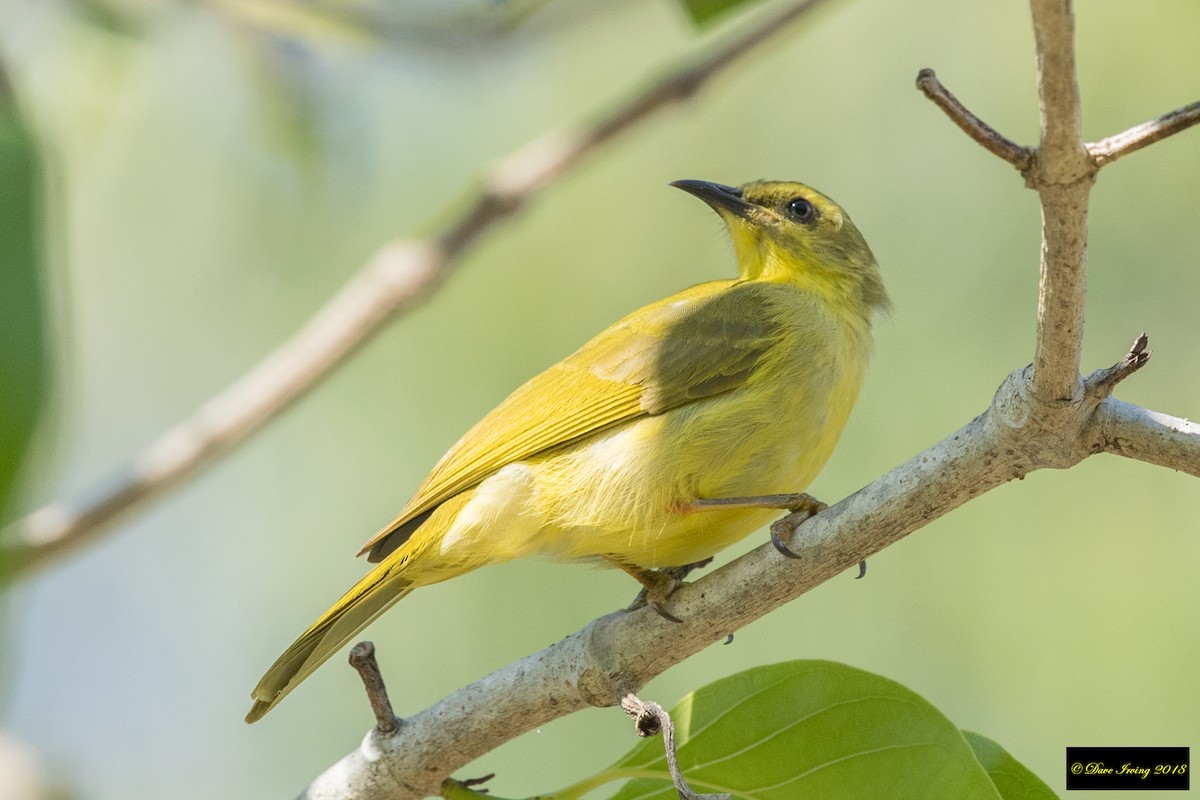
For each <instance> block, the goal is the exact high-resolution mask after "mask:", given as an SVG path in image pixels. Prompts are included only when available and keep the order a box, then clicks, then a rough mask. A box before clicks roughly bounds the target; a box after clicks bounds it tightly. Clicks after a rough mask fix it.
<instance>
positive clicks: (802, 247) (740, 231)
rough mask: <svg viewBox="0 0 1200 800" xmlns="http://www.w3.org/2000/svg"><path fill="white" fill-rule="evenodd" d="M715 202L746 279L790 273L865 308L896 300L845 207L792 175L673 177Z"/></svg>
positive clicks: (832, 298)
mask: <svg viewBox="0 0 1200 800" xmlns="http://www.w3.org/2000/svg"><path fill="white" fill-rule="evenodd" d="M671 185H672V186H675V187H677V188H679V189H683V190H684V191H685V192H688V193H690V194H694V195H695V196H696V197H699V198H700V199H701V200H703V201H704V202H706V203H708V205H709V206H711V207H712V208H713V210H715V211H716V212H717V213H718V214H720V215H721V219H723V220H724V221H725V224H726V225H727V226H728V228H729V235H730V236H731V237H732V239H733V247H734V250H735V251H736V253H737V260H738V274H739V277H741V278H742V279H743V280H754V279H765V280H782V281H789V282H791V283H794V284H797V285H799V286H801V287H803V288H805V289H808V290H811V291H815V292H818V293H819V294H821V295H822V296H823V297H825V298H826V299H827V300H828V301H829V302H830V303H832V304H834V305H838V306H847V307H849V308H851V309H853V310H856V311H859V312H860V313H862V314H869V312H870V310H871V309H872V308H879V309H887V308H889V307H890V306H891V302H890V301H889V300H888V296H887V291H886V290H885V289H884V288H883V280H882V278H881V277H880V274H879V265H878V264H877V263H876V261H875V256H874V255H873V254H872V253H871V248H870V247H868V246H867V242H866V240H865V239H863V236H862V234H861V233H859V231H858V228H857V227H855V225H854V223H853V222H852V221H851V220H850V217H849V215H847V214H846V212H845V211H843V210H842V207H841V206H839V205H838V204H837V203H835V202H833V201H832V200H830V199H829V198H828V197H826V196H825V195H823V194H821V193H820V192H818V191H817V190H816V189H813V188H812V187H809V186H805V185H804V184H802V183H791V182H788V181H753V182H751V183H744V184H742V185H741V186H736V187H735V186H724V185H722V184H719V183H710V182H709V181H694V180H684V181H675V182H674V183H672V184H671Z"/></svg>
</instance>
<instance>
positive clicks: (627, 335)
mask: <svg viewBox="0 0 1200 800" xmlns="http://www.w3.org/2000/svg"><path fill="white" fill-rule="evenodd" d="M774 288H775V287H771V286H770V285H768V284H763V283H756V282H738V281H713V282H710V283H704V284H700V285H698V286H693V287H691V288H690V289H686V290H684V291H683V292H680V293H679V294H676V295H672V296H671V297H668V298H666V299H665V300H661V301H659V302H657V303H654V304H652V305H649V306H646V307H644V308H641V309H639V310H638V311H635V312H633V313H632V314H630V315H629V316H628V317H626V318H625V319H623V320H621V321H620V322H618V323H616V324H615V325H613V326H611V327H610V328H607V329H606V330H604V331H603V332H602V333H600V334H599V335H598V336H596V338H594V339H592V340H591V341H590V342H588V343H587V344H585V345H584V346H583V347H581V348H580V349H579V350H577V351H576V352H575V353H574V354H573V355H571V356H569V357H567V358H566V359H564V360H563V361H560V362H559V363H558V364H555V365H554V366H552V367H550V368H549V369H547V370H546V371H545V372H543V373H541V374H540V375H538V376H537V377H535V378H533V379H532V380H530V381H529V382H528V383H526V384H525V385H523V386H521V387H520V388H519V389H517V390H516V391H515V392H513V393H512V394H511V395H510V396H509V397H508V398H507V399H505V400H504V401H503V402H502V403H501V404H500V405H499V406H497V407H496V408H495V409H494V410H492V412H491V413H489V414H488V415H487V416H486V417H484V418H483V419H482V420H480V422H479V423H478V424H477V425H475V427H473V428H472V429H471V430H470V431H468V432H467V433H466V435H465V436H463V437H462V439H460V440H459V441H458V443H457V444H455V445H454V446H453V447H452V448H451V449H450V451H449V452H448V453H446V455H445V456H443V457H442V459H441V461H439V462H438V464H437V466H435V467H434V468H433V471H432V472H430V474H429V476H428V477H427V478H426V479H425V482H424V483H422V484H421V487H420V488H419V489H418V490H417V492H416V494H414V495H413V497H412V499H411V500H409V501H408V504H407V505H406V506H405V507H404V509H403V510H402V511H401V512H400V514H399V515H397V516H396V518H395V519H393V520H392V521H391V522H390V523H388V525H387V526H386V527H384V528H383V530H381V531H380V532H379V533H378V534H376V535H375V536H374V537H372V539H371V540H370V541H368V542H367V543H366V544H365V545H363V548H362V550H361V551H360V555H361V554H362V553H364V552H367V551H370V560H371V561H378V560H380V559H382V558H384V557H385V556H386V555H387V554H388V553H390V552H391V551H393V550H394V549H395V548H396V547H398V546H399V545H400V544H403V542H404V541H405V540H406V539H407V538H408V536H409V535H411V533H412V531H413V530H415V529H416V528H417V527H419V526H420V524H421V523H422V522H424V519H425V517H426V516H427V515H428V514H429V513H430V512H431V511H432V510H433V509H435V508H436V507H437V506H438V505H439V504H441V503H443V502H445V501H446V500H447V499H449V498H451V497H453V496H454V495H456V494H458V493H459V492H461V491H463V490H465V489H469V488H471V487H472V486H475V485H476V484H478V483H479V482H480V481H482V480H484V479H485V478H487V477H488V476H489V475H492V474H493V473H495V472H496V471H497V470H499V469H500V468H501V467H503V466H505V465H506V464H511V463H513V462H516V461H521V460H523V459H526V458H529V457H531V456H534V455H536V454H538V453H542V452H544V451H547V450H550V449H553V448H555V447H559V446H562V445H565V444H568V443H570V442H574V441H576V440H578V439H581V438H583V437H586V436H590V435H592V434H595V433H596V432H598V431H602V430H604V429H606V428H609V427H611V426H613V425H616V424H619V423H622V422H626V421H628V420H632V419H636V418H637V417H641V416H645V415H654V414H661V413H663V412H665V411H669V410H670V409H672V408H676V407H678V406H681V405H684V404H686V403H689V402H692V401H694V400H698V399H700V398H703V397H709V396H712V395H715V394H720V393H722V392H727V391H729V390H731V389H735V388H737V387H738V386H741V385H742V384H743V383H745V381H746V379H747V378H749V376H750V375H751V374H752V373H753V372H754V370H755V369H756V368H757V366H758V365H759V363H760V362H761V361H762V359H763V357H764V355H765V354H766V353H767V352H768V351H769V350H770V349H771V346H772V345H773V344H774V343H775V341H776V339H777V335H778V334H777V330H776V324H777V323H774V322H773V321H772V316H771V315H770V314H769V313H764V312H765V310H766V309H765V305H766V304H767V303H768V302H769V294H770V293H771V291H772V290H773V289H774Z"/></svg>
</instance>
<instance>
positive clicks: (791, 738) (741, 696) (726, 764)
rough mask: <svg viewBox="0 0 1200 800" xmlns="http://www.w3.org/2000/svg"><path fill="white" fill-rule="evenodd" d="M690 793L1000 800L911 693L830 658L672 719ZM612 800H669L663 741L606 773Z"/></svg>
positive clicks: (783, 799) (698, 700)
mask: <svg viewBox="0 0 1200 800" xmlns="http://www.w3.org/2000/svg"><path fill="white" fill-rule="evenodd" d="M670 713H671V719H672V720H673V721H674V723H675V726H676V732H675V741H676V745H677V748H678V755H679V765H680V768H681V769H682V770H683V774H684V777H685V778H686V779H687V781H688V782H689V784H690V785H691V787H692V789H693V790H694V791H696V792H702V793H708V792H728V793H729V794H731V795H732V796H733V797H734V798H740V799H741V800H793V798H796V797H823V798H858V797H871V798H880V799H881V800H884V799H886V798H906V799H907V800H920V798H931V800H932V798H939V800H940V799H941V798H946V797H953V798H957V799H958V800H1000V795H999V793H997V791H996V788H995V787H994V786H993V785H992V782H991V780H989V779H988V776H987V774H986V773H985V772H984V769H983V767H982V766H980V764H979V762H978V761H977V760H976V758H975V756H974V754H973V753H972V751H971V748H970V747H969V746H968V745H967V743H966V741H965V740H964V739H963V737H962V734H961V733H959V731H958V728H956V727H955V726H954V725H953V724H952V723H951V722H950V721H949V720H948V719H946V718H945V717H944V716H943V715H942V714H941V712H939V711H938V710H937V709H936V708H934V707H933V706H931V705H930V704H929V703H927V702H926V701H925V700H924V699H922V698H921V697H920V696H918V695H917V694H916V693H914V692H912V691H910V690H909V689H906V688H905V687H903V686H901V685H900V684H898V683H896V682H894V681H890V680H888V679H887V678H883V677H880V676H878V675H873V674H871V673H869V672H864V671H862V670H859V669H854V668H852V667H848V666H845V665H843V664H836V663H833V662H830V661H789V662H785V663H782V664H775V665H772V666H766V667H758V668H755V669H751V670H748V671H746V672H741V673H738V674H737V675H732V676H730V677H728V678H724V679H722V680H720V681H717V682H715V683H712V684H710V685H708V686H706V687H704V688H702V689H700V690H698V691H696V692H694V693H693V694H691V695H688V696H687V697H685V698H684V699H683V700H682V701H680V703H679V704H678V705H677V706H676V707H675V708H674V709H672V710H671V712H670ZM606 772H607V775H608V776H609V778H610V779H612V778H615V777H617V776H618V775H628V776H635V780H633V781H631V782H629V783H628V784H626V785H625V786H624V787H623V788H622V789H621V790H620V791H619V792H617V794H616V795H615V796H614V800H674V798H675V797H676V795H675V790H674V788H672V786H671V783H670V780H669V776H668V773H667V767H666V762H665V760H664V758H663V745H662V737H655V738H654V739H650V740H647V741H646V742H644V743H642V744H639V745H638V746H637V747H635V748H634V749H633V750H632V751H630V753H629V754H628V755H626V756H625V757H624V758H623V759H621V760H620V761H619V762H617V764H615V765H614V766H613V767H612V768H611V769H610V770H608V771H606Z"/></svg>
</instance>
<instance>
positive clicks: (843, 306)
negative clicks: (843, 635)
mask: <svg viewBox="0 0 1200 800" xmlns="http://www.w3.org/2000/svg"><path fill="white" fill-rule="evenodd" d="M675 185H676V186H678V187H680V188H682V189H684V190H686V191H688V192H691V193H692V194H695V195H696V196H698V197H700V198H701V199H703V200H704V201H705V202H707V203H708V204H709V205H710V206H712V207H713V208H714V209H715V210H716V211H717V212H718V213H719V214H720V215H721V217H722V218H723V219H724V220H725V222H726V224H727V225H728V227H729V231H730V234H731V238H732V239H733V243H734V249H735V251H736V255H737V260H738V278H737V279H736V280H719V281H711V282H709V283H703V284H699V285H697V286H693V287H691V288H689V289H685V290H684V291H682V292H679V293H678V294H675V295H672V296H671V297H668V298H666V299H664V300H661V301H659V302H657V303H653V304H651V305H649V306H646V307H644V308H641V309H639V310H637V311H635V312H633V313H632V314H630V315H629V316H627V317H625V318H624V319H622V320H621V321H619V322H617V323H616V324H614V325H612V326H611V327H609V328H608V329H606V330H605V331H603V332H602V333H600V334H599V335H598V336H597V337H596V338H594V339H592V340H591V341H590V342H588V343H587V344H585V345H584V346H583V347H581V348H580V349H579V350H578V351H576V352H575V353H574V354H572V355H571V356H569V357H567V358H566V359H564V360H563V361H561V362H559V363H558V364H555V365H554V366H552V367H550V368H549V369H548V370H546V371H545V372H543V373H542V374H540V375H538V376H537V377H535V378H533V379H532V380H530V381H529V382H528V383H526V384H525V385H524V386H522V387H520V388H519V389H517V390H516V391H515V392H513V393H512V395H510V396H509V397H508V398H507V399H506V400H504V402H502V403H501V404H500V405H499V406H497V407H496V408H495V409H494V410H493V411H492V412H491V413H489V414H488V415H487V416H486V417H484V418H483V419H482V420H481V421H480V422H479V423H478V424H477V425H476V426H475V427H474V428H472V429H471V430H470V431H468V432H467V433H466V435H464V436H463V438H462V439H461V440H459V442H458V443H457V444H455V445H454V447H452V448H451V449H450V451H449V452H448V453H446V455H445V456H444V457H443V458H442V459H441V461H439V462H438V464H437V465H436V466H435V467H434V468H433V470H432V472H430V474H429V476H428V477H427V478H426V479H425V481H424V483H422V485H421V486H420V488H419V489H418V490H417V491H416V493H415V494H414V495H413V497H412V499H411V500H409V502H408V504H407V505H406V506H405V507H404V509H403V510H402V511H401V512H400V514H399V515H397V517H396V518H395V519H393V520H392V521H391V522H390V523H389V524H388V525H387V526H386V527H384V529H383V530H381V531H380V532H379V533H378V534H377V535H376V536H375V537H373V538H372V539H371V540H370V541H368V542H367V544H366V545H365V546H364V547H363V549H362V551H361V552H363V553H369V558H370V560H372V561H379V562H380V563H379V564H378V566H376V567H375V568H374V569H373V570H372V571H371V572H370V573H368V574H367V575H366V576H365V577H364V578H363V579H362V580H361V581H359V583H358V584H357V585H355V586H354V587H353V588H352V589H350V591H349V592H347V593H346V594H345V595H344V596H343V597H342V598H341V599H340V600H339V601H338V602H337V603H336V604H335V605H334V606H333V607H332V608H331V609H330V610H329V611H327V612H326V613H325V614H324V615H323V616H322V617H321V618H320V619H318V620H317V621H316V622H315V623H313V625H312V626H310V628H309V629H308V630H307V631H305V633H304V634H302V635H301V637H300V638H299V639H298V640H297V641H296V642H295V643H294V644H293V645H292V646H291V647H290V648H288V650H287V651H286V652H285V653H284V654H283V655H282V656H281V657H280V658H279V660H278V661H276V663H275V664H274V665H273V666H272V667H271V669H270V670H268V671H267V674H266V675H265V676H264V677H263V679H262V681H260V682H259V684H258V686H257V687H256V688H255V690H254V692H253V693H252V696H253V698H254V700H255V702H254V707H253V708H252V709H251V711H250V713H249V715H248V716H247V718H246V719H247V721H248V722H253V721H254V720H256V719H259V718H260V717H262V716H263V715H264V714H265V713H266V712H267V711H269V710H270V709H271V708H272V707H273V706H274V705H275V704H276V703H278V702H279V700H280V699H282V697H283V696H284V695H286V694H287V693H288V692H289V691H291V689H292V688H294V687H295V686H296V685H297V684H298V683H299V682H300V681H302V680H303V679H304V678H305V677H307V676H308V675H309V674H311V673H312V671H313V670H314V669H316V668H317V667H318V666H320V664H321V663H323V662H324V661H325V660H326V659H327V658H329V656H330V655H332V654H333V653H334V652H336V651H337V650H338V649H339V648H340V647H341V646H342V645H343V644H345V643H346V642H347V641H349V639H350V638H351V637H353V636H354V635H355V634H356V633H357V632H358V631H359V630H361V629H362V628H363V627H365V626H366V625H367V624H368V623H370V622H371V620H373V619H374V618H375V617H376V616H378V615H379V614H381V613H383V611H385V610H386V609H387V608H388V607H390V606H391V605H392V604H393V603H395V602H396V601H397V600H399V599H400V598H402V597H404V596H405V595H407V594H408V593H409V592H410V591H412V589H414V588H417V587H419V586H425V585H428V584H431V583H436V582H438V581H443V580H446V579H447V578H452V577H454V576H456V575H461V574H463V573H465V572H469V571H470V570H473V569H476V568H478V567H481V566H484V565H485V564H494V563H499V562H503V561H508V560H511V559H513V558H518V557H521V556H527V555H542V556H549V557H551V558H555V559H561V560H566V561H595V562H597V563H605V561H606V560H607V562H608V563H610V564H616V565H619V566H623V567H625V568H626V569H629V570H630V571H631V573H633V574H635V576H638V577H639V579H642V577H644V576H643V575H640V574H639V573H641V572H642V571H644V570H648V569H653V568H659V567H667V566H679V565H683V564H688V563H692V562H695V561H699V560H701V559H704V558H707V557H708V556H711V555H712V554H714V553H715V552H717V551H718V550H720V549H722V548H724V547H726V546H727V545H729V544H731V543H733V542H735V541H737V540H738V539H741V538H743V537H744V536H746V535H747V534H749V533H751V532H752V531H754V530H755V529H757V528H759V527H761V526H762V525H765V524H766V523H767V522H769V521H770V520H771V519H772V518H773V517H775V516H777V515H778V514H779V511H778V510H775V509H770V508H754V507H735V508H702V507H701V506H700V505H699V504H698V501H704V500H713V499H721V498H731V497H739V498H740V497H752V496H761V495H768V494H780V493H785V492H800V491H802V490H803V489H804V488H805V487H807V485H808V484H809V482H810V481H812V479H813V478H814V477H815V476H816V474H817V473H818V472H819V471H820V469H821V467H822V466H823V465H824V463H825V461H826V459H828V457H829V454H830V453H831V452H832V450H833V447H834V444H835V443H836V441H837V438H838V436H839V435H840V433H841V430H842V427H843V425H844V424H845V422H846V419H847V417H848V416H849V414H850V409H851V408H852V406H853V404H854V401H855V399H856V398H857V396H858V391H859V387H860V386H861V384H862V379H863V374H864V371H865V368H866V364H867V360H868V356H869V352H870V346H871V336H870V319H871V314H872V311H873V309H876V308H885V307H886V306H887V305H888V300H887V295H886V292H885V291H884V289H883V284H882V282H881V280H880V277H879V271H878V267H877V265H876V263H875V259H874V257H873V256H872V254H871V251H870V249H869V248H868V247H867V244H866V242H865V241H864V240H863V238H862V236H861V234H860V233H859V232H858V229H857V228H855V226H854V224H853V223H852V222H851V221H850V219H849V217H847V216H846V215H845V212H843V211H842V210H841V208H840V207H838V206H837V204H835V203H834V202H833V201H832V200H830V199H829V198H827V197H825V196H824V195H822V194H820V193H819V192H817V191H815V190H813V189H811V188H809V187H807V186H804V185H802V184H798V183H781V182H756V183H750V184H745V185H743V186H741V187H738V188H733V187H728V186H721V185H719V184H712V183H706V182H702V181H679V182H677V183H676V184H675ZM360 554H361V553H360Z"/></svg>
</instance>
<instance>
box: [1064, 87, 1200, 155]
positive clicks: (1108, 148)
mask: <svg viewBox="0 0 1200 800" xmlns="http://www.w3.org/2000/svg"><path fill="white" fill-rule="evenodd" d="M1197 123H1200V100H1197V101H1196V102H1195V103H1191V104H1189V105H1186V106H1183V107H1182V108H1177V109H1175V110H1174V111H1169V112H1167V113H1166V114H1163V115H1162V116H1161V117H1159V118H1158V119H1152V120H1150V121H1149V122H1143V123H1142V124H1141V125H1135V126H1134V127H1132V128H1130V129H1129V130H1127V131H1123V132H1122V133H1118V134H1115V135H1113V136H1109V137H1107V138H1105V139H1101V140H1100V141H1098V142H1095V143H1094V144H1089V145H1087V150H1088V153H1090V154H1091V156H1092V160H1093V161H1095V162H1096V166H1097V167H1102V166H1104V165H1105V164H1111V163H1112V162H1113V161H1116V160H1117V159H1118V158H1121V157H1122V156H1127V155H1129V154H1130V153H1133V152H1136V151H1138V150H1141V149H1142V148H1143V147H1145V146H1146V145H1149V144H1154V143H1155V142H1157V141H1158V140H1160V139H1165V138H1167V137H1168V136H1173V135H1175V134H1176V133H1179V132H1180V131H1182V130H1186V129H1188V128H1190V127H1192V126H1193V125H1195V124H1197Z"/></svg>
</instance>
